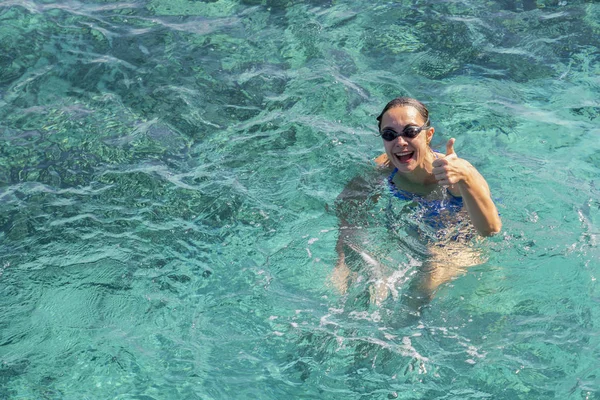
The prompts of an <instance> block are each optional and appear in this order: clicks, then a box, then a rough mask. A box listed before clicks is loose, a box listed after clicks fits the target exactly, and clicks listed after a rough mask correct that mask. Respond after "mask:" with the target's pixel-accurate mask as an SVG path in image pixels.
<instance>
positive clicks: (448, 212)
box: [333, 97, 502, 303]
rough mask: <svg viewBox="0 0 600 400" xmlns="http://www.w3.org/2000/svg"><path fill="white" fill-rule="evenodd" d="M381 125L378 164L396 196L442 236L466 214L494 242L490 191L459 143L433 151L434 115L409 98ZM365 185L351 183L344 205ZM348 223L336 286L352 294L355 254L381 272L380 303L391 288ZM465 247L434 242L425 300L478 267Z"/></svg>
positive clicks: (375, 293)
mask: <svg viewBox="0 0 600 400" xmlns="http://www.w3.org/2000/svg"><path fill="white" fill-rule="evenodd" d="M377 121H378V125H379V134H380V135H381V137H382V139H383V145H384V148H385V154H382V155H381V156H379V157H378V158H377V159H376V160H375V161H376V163H377V164H378V165H379V166H381V167H383V168H384V169H386V170H387V169H389V170H390V171H389V173H390V175H389V177H388V182H387V184H388V185H389V188H390V190H391V192H392V194H393V195H394V196H395V197H398V198H400V199H402V200H405V201H409V202H412V203H416V204H417V205H418V207H419V209H420V210H421V212H420V215H421V216H422V217H423V221H424V222H425V224H427V225H429V226H430V227H432V228H433V229H439V230H440V231H441V230H443V229H444V227H445V226H446V224H447V223H448V221H451V220H452V218H453V215H456V216H457V217H456V219H457V220H458V219H460V218H459V217H458V215H460V214H461V213H462V214H464V213H465V212H466V214H467V215H468V218H469V220H470V222H471V224H472V226H473V227H474V228H475V229H476V231H477V232H478V233H479V235H481V236H491V235H494V234H496V233H498V232H499V231H500V229H501V227H502V223H501V221H500V218H499V216H498V211H497V209H496V206H495V205H494V202H493V200H492V198H491V195H490V189H489V186H488V184H487V182H486V181H485V179H484V178H483V177H482V176H481V174H480V173H479V172H478V171H477V170H476V169H475V167H473V166H472V165H471V164H470V163H469V162H468V161H466V160H464V159H462V158H459V157H458V156H457V155H456V152H455V151H454V142H455V139H454V138H452V139H450V140H448V143H447V144H446V153H445V154H441V153H438V152H435V151H434V150H432V149H431V147H430V143H431V139H432V138H433V135H434V133H435V129H434V128H433V127H432V126H431V125H430V119H429V111H428V110H427V107H426V106H425V105H424V104H423V103H421V102H420V101H418V100H415V99H412V98H408V97H399V98H396V99H394V100H392V101H390V102H389V103H388V104H387V105H386V106H385V107H384V109H383V111H382V112H381V114H380V115H379V116H378V117H377ZM364 185H365V182H364V181H361V180H360V179H359V180H354V181H353V182H351V183H350V184H349V185H348V186H347V187H346V188H345V190H344V192H342V194H341V195H340V197H339V198H338V201H339V203H344V202H345V201H352V200H356V196H357V193H361V192H363V190H362V189H361V186H364ZM363 193H364V192H363ZM465 210H466V211H465ZM346 220H347V218H346V217H345V216H344V215H343V214H342V215H341V216H340V222H341V223H340V235H339V238H338V244H337V246H336V250H337V252H338V255H339V258H338V263H337V265H336V268H335V270H334V273H333V281H334V283H335V285H336V286H337V287H338V289H339V290H340V291H341V292H345V291H346V288H347V284H348V280H349V278H350V277H351V271H350V269H349V268H348V266H347V265H346V252H347V251H354V252H356V253H358V254H359V255H360V256H361V257H362V259H363V260H364V261H365V262H366V263H367V264H369V265H370V266H371V267H372V268H373V269H374V270H375V271H379V273H375V277H376V279H377V281H376V282H375V284H374V285H372V286H371V288H370V289H371V301H373V302H377V303H378V302H380V301H382V300H383V299H385V298H386V297H387V293H388V289H389V287H388V285H387V283H386V282H385V279H383V277H382V276H381V272H380V271H381V269H380V268H379V267H378V262H377V261H376V260H374V259H373V257H370V256H369V255H368V254H366V253H364V252H361V250H360V248H358V247H357V245H356V242H353V240H352V237H353V236H355V234H356V233H357V231H358V230H359V228H360V227H358V226H356V225H352V224H349V223H347V221H346ZM465 242H466V239H464V236H463V239H461V238H460V237H459V236H456V235H455V237H453V238H452V240H445V241H443V242H442V244H440V243H439V242H436V241H435V240H434V241H429V242H428V244H427V248H428V251H427V253H428V254H427V256H428V263H427V271H426V273H425V274H423V279H420V280H419V283H418V286H419V287H418V289H419V290H420V291H421V292H422V293H423V294H424V297H426V298H429V297H431V296H432V294H433V292H434V291H435V289H436V288H437V286H438V285H439V284H441V283H443V282H445V281H448V280H449V279H451V278H452V277H453V276H455V275H456V274H458V273H460V272H461V271H462V268H463V267H466V266H469V265H474V264H477V263H478V260H477V258H478V257H477V256H474V255H473V252H468V251H464V252H463V251H461V249H463V248H464V249H467V247H466V246H465V244H464V243H465ZM378 275H379V276H378Z"/></svg>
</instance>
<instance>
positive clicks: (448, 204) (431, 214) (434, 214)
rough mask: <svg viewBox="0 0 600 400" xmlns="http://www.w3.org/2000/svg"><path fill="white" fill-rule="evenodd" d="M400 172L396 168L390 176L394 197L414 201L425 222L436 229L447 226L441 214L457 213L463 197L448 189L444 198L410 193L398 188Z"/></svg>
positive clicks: (390, 185) (389, 182) (389, 181)
mask: <svg viewBox="0 0 600 400" xmlns="http://www.w3.org/2000/svg"><path fill="white" fill-rule="evenodd" d="M397 172H398V168H394V171H393V172H392V174H391V175H390V176H389V177H388V185H389V188H390V192H391V193H392V195H394V197H397V198H399V199H402V200H406V201H414V202H415V203H417V205H418V207H419V210H420V212H419V214H420V215H421V218H422V220H423V222H425V223H426V224H427V225H429V226H430V227H432V228H434V229H441V228H444V227H445V224H444V223H443V221H442V219H443V218H440V216H441V214H446V215H447V214H456V213H458V212H459V211H460V210H461V209H462V208H463V200H462V197H455V196H454V195H453V194H452V193H451V192H450V190H447V193H448V197H447V198H445V199H442V200H429V199H426V198H424V197H423V196H421V195H418V194H415V193H410V192H407V191H405V190H402V189H398V188H397V187H396V184H395V183H394V176H396V173H397Z"/></svg>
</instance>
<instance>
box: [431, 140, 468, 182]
mask: <svg viewBox="0 0 600 400" xmlns="http://www.w3.org/2000/svg"><path fill="white" fill-rule="evenodd" d="M455 141H456V139H454V138H451V139H450V140H448V143H446V155H445V156H444V157H441V158H438V159H436V160H434V161H433V170H432V171H431V172H432V173H433V175H434V176H435V179H436V180H437V182H438V184H440V185H442V186H450V185H454V184H456V183H458V182H460V181H461V180H463V179H464V177H465V171H466V170H467V169H468V166H469V164H468V162H467V161H465V160H463V159H461V158H458V156H457V155H456V152H455V151H454V142H455Z"/></svg>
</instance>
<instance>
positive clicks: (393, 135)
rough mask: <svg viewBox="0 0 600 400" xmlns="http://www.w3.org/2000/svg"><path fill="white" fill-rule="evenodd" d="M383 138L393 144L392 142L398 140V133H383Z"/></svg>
mask: <svg viewBox="0 0 600 400" xmlns="http://www.w3.org/2000/svg"><path fill="white" fill-rule="evenodd" d="M381 137H382V138H383V140H386V141H388V142H391V141H392V140H394V139H396V137H397V136H396V133H395V132H392V131H383V132H382V133H381Z"/></svg>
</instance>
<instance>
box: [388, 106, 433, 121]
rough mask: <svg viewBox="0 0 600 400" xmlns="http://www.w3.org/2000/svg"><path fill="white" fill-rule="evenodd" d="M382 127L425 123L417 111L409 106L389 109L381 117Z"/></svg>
mask: <svg viewBox="0 0 600 400" xmlns="http://www.w3.org/2000/svg"><path fill="white" fill-rule="evenodd" d="M381 122H382V125H386V124H390V123H397V124H401V125H406V124H409V123H414V124H424V123H425V121H424V120H423V117H422V116H421V114H420V113H419V111H418V110H417V109H416V108H414V107H411V106H400V107H393V108H390V109H389V110H387V111H386V112H385V114H383V116H382V117H381Z"/></svg>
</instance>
